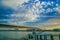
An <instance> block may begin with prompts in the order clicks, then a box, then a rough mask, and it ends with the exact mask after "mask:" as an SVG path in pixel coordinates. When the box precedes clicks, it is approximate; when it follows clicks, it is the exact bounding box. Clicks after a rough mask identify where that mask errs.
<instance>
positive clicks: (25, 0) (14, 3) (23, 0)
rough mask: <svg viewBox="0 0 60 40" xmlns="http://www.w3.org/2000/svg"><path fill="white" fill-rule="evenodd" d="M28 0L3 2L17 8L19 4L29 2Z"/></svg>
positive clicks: (5, 0) (6, 0)
mask: <svg viewBox="0 0 60 40" xmlns="http://www.w3.org/2000/svg"><path fill="white" fill-rule="evenodd" d="M27 1H28V0H3V1H2V3H3V5H6V6H9V7H12V8H14V9H16V6H17V5H18V4H20V5H21V4H22V3H24V2H27Z"/></svg>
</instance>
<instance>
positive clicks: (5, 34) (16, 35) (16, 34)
mask: <svg viewBox="0 0 60 40" xmlns="http://www.w3.org/2000/svg"><path fill="white" fill-rule="evenodd" d="M36 33H37V34H38V35H40V34H41V35H51V34H52V35H59V34H60V32H57V31H56V32H54V31H45V32H41V31H37V32H36ZM28 34H32V31H0V39H3V40H4V38H5V39H9V38H10V39H21V38H27V37H28ZM49 38H50V37H48V38H47V39H49ZM54 39H55V40H56V39H57V40H59V39H58V36H55V37H54Z"/></svg>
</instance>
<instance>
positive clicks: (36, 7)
mask: <svg viewBox="0 0 60 40" xmlns="http://www.w3.org/2000/svg"><path fill="white" fill-rule="evenodd" d="M24 2H26V3H27V4H28V5H27V4H26V5H27V6H26V5H24V4H23V3H24ZM3 4H4V5H7V6H10V7H12V8H13V9H15V10H16V11H15V12H14V13H11V14H10V15H7V17H9V19H3V21H7V23H8V24H13V25H14V24H15V25H25V26H27V25H29V26H39V25H46V24H45V23H46V22H48V21H49V20H50V19H53V18H52V17H54V18H56V14H55V13H56V12H55V11H57V12H58V13H60V11H59V10H60V9H59V7H56V6H54V8H53V7H52V5H54V2H45V1H43V2H40V1H38V0H37V1H35V2H30V3H29V1H25V0H22V1H21V0H13V1H11V0H10V1H3ZM9 4H10V5H9ZM58 13H57V15H58ZM47 25H48V23H47Z"/></svg>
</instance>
